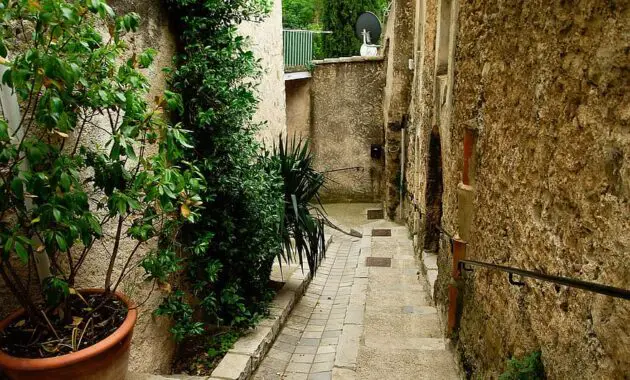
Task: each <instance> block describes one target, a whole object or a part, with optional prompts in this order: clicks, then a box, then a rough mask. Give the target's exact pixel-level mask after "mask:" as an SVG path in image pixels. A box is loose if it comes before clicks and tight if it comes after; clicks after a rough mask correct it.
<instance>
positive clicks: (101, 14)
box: [0, 0, 203, 380]
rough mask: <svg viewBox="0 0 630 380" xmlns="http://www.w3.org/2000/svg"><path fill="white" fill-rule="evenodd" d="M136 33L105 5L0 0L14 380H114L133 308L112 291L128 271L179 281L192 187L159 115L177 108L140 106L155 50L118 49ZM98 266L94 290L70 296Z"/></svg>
mask: <svg viewBox="0 0 630 380" xmlns="http://www.w3.org/2000/svg"><path fill="white" fill-rule="evenodd" d="M138 25H139V17H138V15H137V14H134V13H130V14H126V15H123V16H116V15H115V13H114V11H113V10H112V8H111V7H109V6H108V5H107V3H106V2H105V1H103V0H76V1H64V0H0V71H1V79H2V85H3V87H2V91H1V93H0V97H1V99H2V109H1V113H0V277H1V278H2V281H3V283H4V286H6V288H8V289H9V290H10V292H11V293H12V294H13V296H14V297H15V299H16V300H17V301H18V302H19V303H20V305H21V306H22V310H19V311H16V312H15V313H13V314H11V315H10V316H9V317H8V318H6V319H4V320H3V321H2V322H0V368H1V369H2V371H4V372H5V373H6V374H7V375H8V376H9V377H10V378H12V379H67V378H72V379H73V380H77V379H85V378H90V379H122V378H124V377H125V374H126V371H127V369H126V367H127V358H128V351H129V344H130V340H131V336H132V332H133V327H134V323H135V319H136V313H137V311H136V308H135V307H134V306H132V304H131V302H130V301H129V300H128V299H127V298H126V297H125V296H124V295H122V294H121V293H120V292H118V291H117V290H118V288H119V286H120V284H121V283H122V282H123V280H124V279H125V277H126V276H127V275H128V274H129V273H130V272H131V271H132V270H133V269H135V268H136V267H137V266H139V265H142V266H143V267H144V268H145V270H146V271H147V273H149V278H150V279H154V280H163V279H165V278H166V276H167V275H168V274H169V273H170V272H172V271H174V270H177V267H178V259H177V255H176V247H175V246H174V243H173V242H174V241H175V238H176V236H177V233H178V228H179V226H180V225H181V224H182V223H184V222H185V221H194V219H195V218H196V217H197V215H198V214H197V212H196V209H197V208H198V207H200V201H199V198H198V196H196V195H195V194H196V193H197V190H199V189H200V188H202V187H203V180H202V178H201V177H200V175H199V174H198V171H197V170H196V169H195V168H194V167H192V166H190V165H185V164H183V163H179V164H177V165H176V164H175V163H176V162H179V161H181V157H182V151H183V149H185V148H186V147H188V144H187V142H186V132H185V131H184V130H182V129H181V128H180V127H179V125H175V126H172V125H170V124H169V123H167V122H166V121H165V118H164V113H165V112H166V113H168V112H180V111H181V108H182V105H181V99H180V97H179V96H178V95H177V94H174V93H171V92H166V93H165V94H164V95H163V96H160V97H157V98H156V99H155V104H152V105H149V103H148V102H147V101H146V98H147V94H148V90H149V84H148V81H147V79H146V78H145V77H144V76H143V75H142V74H141V72H140V69H143V68H147V67H148V66H149V65H151V63H152V61H153V58H154V55H155V54H156V52H155V51H154V50H152V49H148V50H146V51H143V52H141V53H138V54H136V53H133V54H131V53H130V52H128V51H127V43H126V42H125V38H124V37H125V35H126V34H127V33H130V32H134V31H136V29H137V28H138ZM158 241H159V242H158ZM148 250H150V253H149V254H148V255H147V256H146V257H144V259H142V258H138V257H137V256H139V253H140V252H146V251H148ZM95 255H105V256H106V257H105V258H104V259H105V260H106V262H107V265H106V269H105V270H104V271H103V273H100V274H98V275H99V276H102V278H103V287H102V288H101V289H80V288H77V286H78V285H79V284H77V280H79V281H80V277H81V275H80V273H81V269H82V268H83V267H84V266H85V265H86V262H89V261H90V259H91V258H92V257H94V256H95ZM140 259H142V261H139V260H140Z"/></svg>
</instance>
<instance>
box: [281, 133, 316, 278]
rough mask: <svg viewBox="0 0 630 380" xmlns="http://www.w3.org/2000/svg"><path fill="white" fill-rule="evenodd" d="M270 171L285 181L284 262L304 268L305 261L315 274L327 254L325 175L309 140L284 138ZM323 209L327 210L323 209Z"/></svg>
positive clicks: (283, 186) (282, 252)
mask: <svg viewBox="0 0 630 380" xmlns="http://www.w3.org/2000/svg"><path fill="white" fill-rule="evenodd" d="M269 164H270V165H269V168H270V170H273V171H275V172H276V173H277V174H279V175H280V177H281V178H282V189H283V192H284V214H283V217H282V222H281V225H280V235H281V237H282V246H283V249H282V251H281V252H279V255H280V257H279V258H280V259H281V260H280V261H284V262H286V263H289V264H290V263H291V262H293V261H294V260H296V259H297V260H298V261H299V263H300V266H301V267H302V268H304V259H305V258H306V261H307V263H308V267H309V269H310V270H311V273H315V271H316V270H317V267H318V266H319V263H320V262H321V260H322V259H323V258H324V255H325V253H326V246H325V237H324V218H323V215H322V211H320V209H318V208H317V207H316V206H317V205H319V206H320V207H321V202H320V199H319V190H320V189H321V188H322V186H323V185H324V175H323V174H322V173H319V172H318V171H317V170H315V168H314V156H313V153H312V151H311V149H310V144H309V141H308V140H304V139H296V137H295V136H294V137H293V138H292V139H291V141H289V138H288V137H287V136H282V135H280V136H279V138H278V141H277V143H275V144H274V146H273V149H272V151H271V157H269ZM322 209H323V207H322Z"/></svg>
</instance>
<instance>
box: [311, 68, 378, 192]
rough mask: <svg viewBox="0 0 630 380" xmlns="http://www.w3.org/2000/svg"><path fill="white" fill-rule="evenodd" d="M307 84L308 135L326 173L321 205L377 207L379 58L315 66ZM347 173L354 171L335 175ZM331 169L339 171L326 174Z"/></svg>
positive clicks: (317, 162) (318, 160)
mask: <svg viewBox="0 0 630 380" xmlns="http://www.w3.org/2000/svg"><path fill="white" fill-rule="evenodd" d="M316 63H317V66H316V68H315V70H314V71H313V77H312V79H311V133H310V138H311V140H312V148H313V151H314V153H315V156H316V161H315V163H316V169H317V170H320V171H324V172H328V173H327V174H326V184H325V190H324V191H323V192H322V194H321V196H322V200H324V201H325V202H376V201H379V200H380V198H381V182H382V167H383V159H382V158H380V159H378V158H377V159H373V158H371V154H370V149H371V146H372V144H376V145H378V146H381V147H382V146H383V112H382V106H383V86H384V85H385V72H384V69H383V59H382V58H379V57H374V58H364V57H353V58H340V59H331V60H325V61H318V62H316ZM346 168H358V169H349V170H339V169H346ZM332 170H338V171H334V172H330V171H332Z"/></svg>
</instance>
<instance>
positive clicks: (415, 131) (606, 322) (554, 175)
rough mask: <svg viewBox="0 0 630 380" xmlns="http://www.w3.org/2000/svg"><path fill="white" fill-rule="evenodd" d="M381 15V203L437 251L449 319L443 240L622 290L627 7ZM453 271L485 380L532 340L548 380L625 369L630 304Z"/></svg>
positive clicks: (487, 0) (542, 5)
mask: <svg viewBox="0 0 630 380" xmlns="http://www.w3.org/2000/svg"><path fill="white" fill-rule="evenodd" d="M392 12H393V13H392V14H391V15H390V24H391V23H393V26H392V25H390V26H389V27H388V28H389V32H388V36H387V38H386V40H387V44H389V45H386V49H388V50H387V56H386V65H387V73H388V77H387V81H388V82H387V84H386V91H389V92H390V93H389V94H388V93H386V94H385V96H384V99H385V104H384V116H385V121H384V129H385V135H386V147H385V151H386V152H387V155H386V157H385V158H386V163H385V176H384V177H385V181H386V182H387V185H388V187H389V191H388V192H387V194H386V195H385V197H384V198H385V206H386V210H388V214H389V216H390V217H392V218H396V219H402V220H403V221H405V222H406V223H407V224H408V226H409V228H410V231H411V233H412V234H413V235H414V241H415V246H416V250H417V253H418V255H419V256H421V255H427V254H428V255H430V254H436V255H437V262H438V278H437V281H436V282H435V289H434V290H435V293H434V295H435V302H436V303H437V304H438V305H439V306H440V307H441V309H442V310H443V317H444V321H445V329H446V321H447V311H448V309H449V288H450V287H452V286H455V285H456V283H455V282H454V281H453V280H452V277H451V273H452V266H453V254H452V249H453V244H452V242H453V240H452V239H451V236H452V237H453V239H456V240H457V241H461V242H463V245H464V246H465V254H466V258H469V259H474V260H479V261H484V262H489V263H494V264H500V265H505V266H511V267H516V268H522V269H527V270H532V271H537V272H542V273H547V274H551V275H557V276H564V277H571V278H577V279H581V280H585V281H590V282H595V283H601V284H607V285H611V286H615V287H619V288H625V289H628V288H630V260H629V259H630V23H629V22H628V20H630V4H629V2H628V1H603V0H595V1H592V0H582V1H574V2H566V1H555V0H552V1H542V0H532V1H527V2H505V1H499V0H473V1H458V0H394V7H393V11H392ZM397 27H398V28H402V29H401V30H400V32H396V31H395V29H396V28H397ZM392 29H393V31H392ZM396 77H398V78H401V77H403V78H409V81H407V82H405V81H397V80H396ZM407 93H408V94H407ZM408 99H409V100H408ZM388 101H389V103H388ZM388 110H389V111H388ZM392 110H398V111H397V112H392ZM402 120H405V121H406V122H405V123H402ZM392 126H396V127H397V128H392ZM398 126H400V127H401V128H398ZM397 183H400V184H401V186H398V187H397V186H396V184H397ZM396 191H398V194H396ZM401 199H402V202H401ZM464 277H465V280H461V281H460V282H459V284H457V285H458V286H459V302H458V305H459V306H458V307H459V309H458V313H457V319H456V321H457V325H456V328H455V334H454V335H453V343H454V346H455V347H456V348H457V350H458V351H459V352H460V354H461V355H460V356H461V359H462V364H463V366H464V369H465V370H466V371H467V372H468V373H469V374H471V375H479V376H481V377H482V378H492V377H496V376H497V375H498V374H499V373H501V372H502V371H503V370H504V369H505V363H506V360H507V359H509V358H511V357H522V356H524V355H526V354H529V353H531V352H533V351H541V352H542V361H543V363H544V365H545V368H546V372H547V375H548V377H549V378H554V379H567V378H580V379H620V378H624V376H626V377H627V376H628V374H629V373H630V302H628V301H625V300H621V299H616V298H612V297H607V296H603V295H596V294H594V293H590V292H587V291H583V290H579V289H575V288H567V287H564V286H557V285H554V284H551V283H548V282H540V281H536V280H527V281H526V285H525V286H520V287H519V286H513V285H511V284H510V283H509V282H508V278H507V274H506V273H502V272H496V271H490V270H486V269H476V270H475V271H474V272H471V273H467V274H466V275H464Z"/></svg>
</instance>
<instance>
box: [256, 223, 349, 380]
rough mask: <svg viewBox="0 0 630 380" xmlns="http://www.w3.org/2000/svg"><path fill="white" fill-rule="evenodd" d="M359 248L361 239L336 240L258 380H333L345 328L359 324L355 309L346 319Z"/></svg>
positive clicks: (257, 377)
mask: <svg viewBox="0 0 630 380" xmlns="http://www.w3.org/2000/svg"><path fill="white" fill-rule="evenodd" d="M359 245H360V239H358V238H353V237H349V236H347V235H342V234H339V235H335V238H334V240H333V243H332V244H331V245H330V247H329V248H328V252H327V253H326V260H324V262H323V263H322V264H321V266H320V268H319V269H318V271H317V274H316V275H315V277H314V278H313V280H312V281H311V284H310V285H309V287H308V289H307V290H306V293H305V294H304V297H303V298H302V299H301V300H300V302H299V303H298V305H297V306H296V307H295V308H294V310H293V312H292V313H291V315H290V316H289V319H288V321H287V323H286V325H285V327H284V328H283V329H282V332H281V333H280V335H279V337H278V338H277V340H276V342H275V343H274V345H273V347H272V349H271V350H270V353H269V354H268V355H267V357H266V358H265V359H264V360H263V361H262V363H261V365H260V367H259V369H258V371H257V372H256V374H255V375H254V379H257V380H272V379H274V380H275V379H283V380H287V379H294V378H295V379H301V378H304V379H307V380H311V379H313V380H320V379H321V380H325V379H332V378H333V372H332V371H333V367H334V365H335V355H336V353H337V351H338V350H337V347H338V345H339V344H340V343H339V342H340V339H341V338H343V336H344V335H343V331H344V323H346V322H345V321H346V319H347V318H348V316H349V315H350V318H351V319H352V322H360V321H358V320H357V318H358V317H357V312H356V311H354V310H355V309H354V308H352V309H350V310H352V311H351V313H350V314H348V310H349V308H350V307H351V302H350V301H351V296H352V294H353V293H352V292H353V289H354V288H353V286H354V283H355V272H356V268H357V264H358V260H359V254H360V252H361V250H360V247H359ZM342 342H345V340H343V339H342ZM342 344H345V343H342ZM357 348H358V346H357ZM355 357H356V354H355ZM355 360H356V359H355ZM279 366H281V367H282V368H279Z"/></svg>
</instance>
